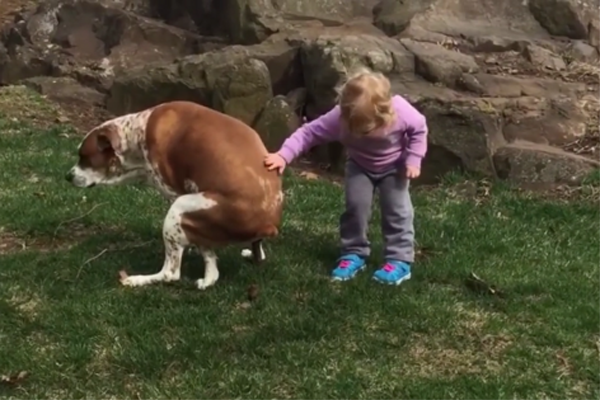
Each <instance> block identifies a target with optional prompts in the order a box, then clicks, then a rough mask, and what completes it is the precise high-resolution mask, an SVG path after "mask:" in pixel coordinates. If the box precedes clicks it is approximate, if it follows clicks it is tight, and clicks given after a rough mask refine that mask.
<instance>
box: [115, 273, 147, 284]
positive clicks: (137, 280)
mask: <svg viewBox="0 0 600 400" xmlns="http://www.w3.org/2000/svg"><path fill="white" fill-rule="evenodd" d="M120 275H121V274H120ZM147 283H148V281H147V279H146V277H145V276H143V275H133V276H127V274H125V276H123V275H121V285H123V286H130V287H133V286H144V285H146V284H147Z"/></svg>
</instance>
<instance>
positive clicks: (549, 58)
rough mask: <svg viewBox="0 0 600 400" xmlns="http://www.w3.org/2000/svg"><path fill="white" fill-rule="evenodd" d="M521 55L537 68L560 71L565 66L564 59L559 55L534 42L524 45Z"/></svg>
mask: <svg viewBox="0 0 600 400" xmlns="http://www.w3.org/2000/svg"><path fill="white" fill-rule="evenodd" d="M523 56H524V57H525V59H527V61H529V62H530V63H532V64H533V65H535V66H536V67H538V68H547V69H550V70H553V71H562V70H564V69H566V68H567V65H566V64H565V61H564V60H563V59H562V58H561V57H559V56H557V55H556V54H554V53H552V52H551V51H550V50H546V49H544V48H543V47H540V46H536V45H534V44H529V45H527V46H526V47H525V49H524V50H523Z"/></svg>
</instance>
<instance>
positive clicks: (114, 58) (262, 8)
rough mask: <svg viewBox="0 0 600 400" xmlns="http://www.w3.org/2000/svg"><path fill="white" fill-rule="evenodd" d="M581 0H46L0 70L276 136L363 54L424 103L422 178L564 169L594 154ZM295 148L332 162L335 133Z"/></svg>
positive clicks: (571, 172)
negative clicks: (193, 110)
mask: <svg viewBox="0 0 600 400" xmlns="http://www.w3.org/2000/svg"><path fill="white" fill-rule="evenodd" d="M593 1H596V3H593V2H592V0H577V1H576V0H528V2H523V1H522V0H506V1H504V2H480V1H475V0H426V1H417V0H378V1H375V0H372V1H359V0H351V1H340V0H315V1H312V2H308V1H297V0H295V1H292V0H269V1H267V0H243V1H242V0H220V1H217V0H196V1H192V0H173V1H170V2H158V1H155V0H128V1H123V0H50V1H49V2H46V3H44V5H42V6H39V7H38V8H36V9H33V10H30V11H27V12H23V13H20V14H18V15H17V17H16V19H15V22H14V23H13V24H11V25H9V26H6V27H5V29H4V30H3V33H2V35H1V41H0V83H1V84H11V83H25V84H26V85H28V86H29V87H32V88H34V89H36V90H38V91H40V92H41V93H44V94H46V95H48V96H49V97H51V98H53V99H56V100H57V101H60V102H64V103H69V104H76V103H77V101H76V99H77V98H82V99H84V98H85V99H86V101H81V102H80V103H85V104H88V105H89V106H90V107H92V106H95V105H97V104H99V103H103V105H105V106H106V108H107V109H108V111H110V112H111V113H113V114H123V113H128V112H134V111H138V110H141V109H144V108H146V107H149V106H152V105H155V104H158V103H161V102H164V101H169V100H176V99H177V100H190V101H195V102H198V103H201V104H204V105H207V106H209V107H212V108H215V109H217V110H220V111H223V112H225V113H228V114H230V115H233V116H235V117H236V118H239V119H240V120H242V121H244V122H246V123H247V124H249V125H252V126H253V127H254V128H255V129H256V130H257V131H258V132H259V133H260V134H261V136H262V137H263V140H264V141H265V144H266V145H267V147H268V148H269V149H271V150H274V149H277V148H278V147H279V146H280V145H281V143H282V142H283V140H285V138H286V137H287V136H288V135H289V134H290V133H291V132H293V131H294V130H295V129H296V128H297V127H298V126H300V124H301V123H302V122H303V121H305V120H311V119H314V118H316V117H318V116H319V115H321V114H323V113H325V112H326V111H328V110H329V109H330V108H331V107H333V106H334V104H335V99H336V86H338V85H339V84H340V83H341V82H342V81H343V80H344V79H345V78H346V77H347V76H348V74H351V73H352V72H353V71H354V70H356V69H357V68H359V67H368V68H370V69H373V70H375V71H379V72H382V73H384V74H386V75H387V76H389V77H390V79H391V81H392V86H393V89H394V91H395V92H396V93H398V94H401V95H403V96H405V97H406V98H407V99H408V100H409V101H410V102H411V103H413V104H414V105H415V107H417V108H418V109H419V110H421V112H422V113H423V114H425V115H426V116H427V119H428V123H429V127H430V135H429V148H430V150H429V153H428V157H427V158H426V160H425V163H424V166H423V168H424V173H423V178H422V181H423V182H434V181H436V180H437V179H438V178H439V177H440V176H441V175H443V174H444V173H447V172H449V171H451V170H455V169H460V170H466V171H470V172H474V173H477V174H481V175H484V176H489V177H500V178H504V179H510V180H514V181H519V182H523V181H526V182H543V183H548V182H561V183H576V182H578V181H579V180H581V179H583V177H585V176H586V175H587V174H588V173H589V172H590V171H591V170H593V169H595V168H597V167H598V165H597V164H598V163H597V161H596V159H598V157H599V155H600V153H599V149H598V147H599V146H600V138H599V134H598V115H599V113H600V101H599V100H598V97H597V93H598V90H599V89H600V87H599V76H598V73H599V72H600V68H599V67H600V66H599V65H598V60H599V59H600V57H599V54H600V53H599V41H600V39H599V35H600V32H599V29H598V27H599V26H600V22H599V21H598V16H597V14H595V13H590V10H597V9H598V6H597V0H593ZM594 7H596V8H594ZM59 21H60V23H59ZM552 35H561V36H563V37H564V38H563V39H561V40H556V39H555V38H554V37H553V36H552ZM308 156H309V157H310V158H313V159H315V160H316V161H318V162H319V163H321V164H323V165H326V166H328V167H329V168H331V169H334V170H337V171H341V170H343V169H342V164H343V160H344V157H343V149H342V147H341V146H340V145H339V144H331V145H328V146H323V147H320V148H317V149H313V151H311V152H310V154H308Z"/></svg>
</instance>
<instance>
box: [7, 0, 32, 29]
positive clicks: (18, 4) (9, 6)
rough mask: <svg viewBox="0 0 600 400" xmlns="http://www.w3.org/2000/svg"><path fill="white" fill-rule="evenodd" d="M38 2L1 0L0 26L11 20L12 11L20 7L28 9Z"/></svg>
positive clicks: (12, 16) (18, 9) (20, 8)
mask: <svg viewBox="0 0 600 400" xmlns="http://www.w3.org/2000/svg"><path fill="white" fill-rule="evenodd" d="M38 4H39V2H38V1H37V0H2V1H0V26H2V25H4V24H6V23H8V22H12V20H13V18H14V13H15V12H16V11H20V10H22V9H29V8H32V7H34V6H36V5H38Z"/></svg>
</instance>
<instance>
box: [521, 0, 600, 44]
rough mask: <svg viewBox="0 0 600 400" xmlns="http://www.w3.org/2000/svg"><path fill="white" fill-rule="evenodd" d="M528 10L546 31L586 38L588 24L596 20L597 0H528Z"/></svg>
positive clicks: (588, 32) (573, 37) (599, 4)
mask: <svg viewBox="0 0 600 400" xmlns="http://www.w3.org/2000/svg"><path fill="white" fill-rule="evenodd" d="M528 4H529V10H530V11H531V13H532V14H533V16H534V17H535V18H536V19H537V20H538V21H539V23H540V25H542V26H543V27H544V28H545V29H546V30H548V32H550V33H551V34H552V35H556V36H566V37H568V38H571V39H588V37H589V35H590V29H589V24H590V23H591V22H592V21H593V20H596V21H597V20H598V9H599V8H600V2H599V1H598V0H529V2H528Z"/></svg>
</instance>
